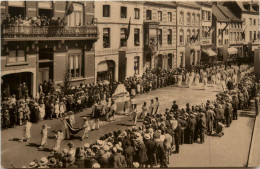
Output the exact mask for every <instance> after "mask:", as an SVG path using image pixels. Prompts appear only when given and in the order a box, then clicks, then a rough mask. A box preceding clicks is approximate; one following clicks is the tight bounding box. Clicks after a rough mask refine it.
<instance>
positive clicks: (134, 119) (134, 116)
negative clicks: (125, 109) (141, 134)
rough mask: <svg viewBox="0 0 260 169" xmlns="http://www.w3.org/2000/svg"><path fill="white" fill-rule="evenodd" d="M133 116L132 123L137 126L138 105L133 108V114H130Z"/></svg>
mask: <svg viewBox="0 0 260 169" xmlns="http://www.w3.org/2000/svg"><path fill="white" fill-rule="evenodd" d="M130 115H131V116H132V122H133V126H136V123H137V116H138V115H137V105H136V104H134V108H133V111H132V112H131V114H130Z"/></svg>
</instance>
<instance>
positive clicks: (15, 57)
mask: <svg viewBox="0 0 260 169" xmlns="http://www.w3.org/2000/svg"><path fill="white" fill-rule="evenodd" d="M93 5H94V4H93V2H90V1H88V2H87V1H77V2H65V1H2V2H1V16H2V17H1V19H2V25H1V26H2V36H1V40H2V45H1V80H2V89H5V88H8V90H10V94H16V95H17V94H18V87H19V85H20V84H21V83H26V84H27V86H28V88H29V95H30V96H32V97H35V96H36V95H37V92H38V90H39V89H38V86H39V84H40V83H41V82H43V81H49V79H52V81H53V82H54V84H55V86H56V87H57V86H58V85H59V84H61V83H62V82H63V79H64V76H65V75H64V74H65V72H66V71H68V74H67V75H68V76H69V77H70V79H71V81H72V84H73V85H74V84H75V85H76V84H80V83H83V84H85V83H92V82H94V66H92V65H94V46H93V44H94V42H95V41H96V40H97V39H98V31H97V27H96V26H95V19H94V8H93V7H94V6H93ZM30 17H31V19H28V18H30ZM40 17H42V19H43V20H44V21H42V20H40ZM63 18H64V19H63ZM48 19H50V20H51V21H48ZM29 20H30V22H31V24H29ZM43 22H44V23H47V22H48V23H49V25H48V26H47V24H43ZM61 22H63V23H66V24H63V25H62V24H61Z"/></svg>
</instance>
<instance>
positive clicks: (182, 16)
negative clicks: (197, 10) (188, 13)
mask: <svg viewBox="0 0 260 169" xmlns="http://www.w3.org/2000/svg"><path fill="white" fill-rule="evenodd" d="M179 19H180V24H183V21H184V13H183V11H181V12H180V18H179Z"/></svg>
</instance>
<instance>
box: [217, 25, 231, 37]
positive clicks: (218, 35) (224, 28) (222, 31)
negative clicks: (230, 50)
mask: <svg viewBox="0 0 260 169" xmlns="http://www.w3.org/2000/svg"><path fill="white" fill-rule="evenodd" d="M229 23H230V22H228V23H227V25H226V26H225V27H224V28H223V29H222V30H221V36H223V32H224V31H225V30H226V29H227V27H228V25H229ZM219 35H220V34H219ZM219 35H218V37H219Z"/></svg>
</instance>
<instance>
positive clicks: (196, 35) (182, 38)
mask: <svg viewBox="0 0 260 169" xmlns="http://www.w3.org/2000/svg"><path fill="white" fill-rule="evenodd" d="M184 36H185V35H184V30H183V29H181V30H180V34H179V42H180V44H181V45H184ZM186 36H187V42H190V41H191V38H192V37H195V38H196V37H197V41H199V30H197V34H196V31H195V29H193V30H192V34H191V31H190V30H189V29H188V30H187V32H186Z"/></svg>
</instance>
